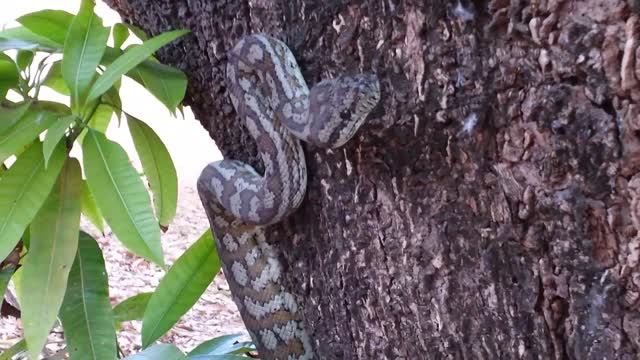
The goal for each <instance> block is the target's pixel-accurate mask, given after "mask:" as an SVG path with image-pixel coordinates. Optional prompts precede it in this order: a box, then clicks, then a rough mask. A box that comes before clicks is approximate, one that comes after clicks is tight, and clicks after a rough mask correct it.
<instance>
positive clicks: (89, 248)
mask: <svg viewBox="0 0 640 360" xmlns="http://www.w3.org/2000/svg"><path fill="white" fill-rule="evenodd" d="M60 320H61V321H62V327H63V328H64V337H65V339H66V341H67V350H68V351H69V356H70V359H71V360H76V359H77V360H86V359H94V360H102V359H115V358H116V331H115V327H114V323H113V312H112V310H111V304H110V303H109V284H108V279H107V270H106V269H105V266H104V259H103V258H102V251H101V250H100V248H99V247H98V243H97V242H96V241H95V240H94V239H93V238H92V237H91V236H90V235H88V234H87V233H85V232H82V231H81V232H80V236H79V241H78V252H77V254H76V258H75V261H74V262H73V266H72V267H71V272H70V273H69V283H68V285H67V293H66V295H65V297H64V302H63V303H62V307H61V308H60Z"/></svg>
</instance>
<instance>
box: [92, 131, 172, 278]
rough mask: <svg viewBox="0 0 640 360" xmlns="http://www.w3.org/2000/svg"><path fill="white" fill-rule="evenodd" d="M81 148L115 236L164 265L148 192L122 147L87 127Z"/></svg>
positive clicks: (141, 254)
mask: <svg viewBox="0 0 640 360" xmlns="http://www.w3.org/2000/svg"><path fill="white" fill-rule="evenodd" d="M82 152H83V153H84V170H85V174H86V176H87V182H88V184H89V188H90V189H91V193H92V194H93V196H95V198H96V202H97V204H98V208H99V209H100V211H101V212H102V214H103V215H104V217H105V219H106V220H107V223H108V224H109V226H110V227H111V229H112V230H113V232H114V233H115V234H116V236H117V237H118V239H119V240H120V241H121V242H122V243H123V244H124V245H125V246H126V247H127V248H128V249H129V250H131V251H133V252H134V253H136V254H138V255H140V256H142V257H144V258H146V259H148V260H151V261H153V262H155V263H156V264H158V265H160V266H164V260H163V256H162V246H161V244H160V228H159V227H158V224H157V222H156V221H155V218H154V217H153V211H152V210H151V204H150V199H149V194H148V192H147V190H146V189H145V187H144V184H143V183H142V180H140V177H139V176H138V173H137V171H136V170H135V169H134V168H133V166H132V165H131V164H130V163H129V158H128V157H127V154H126V152H125V151H124V149H123V148H122V147H121V146H120V145H119V144H117V143H115V142H112V141H110V140H108V139H107V138H106V137H105V136H104V134H102V133H100V132H98V131H95V130H93V129H89V131H88V133H87V136H86V138H85V139H84V142H83V143H82Z"/></svg>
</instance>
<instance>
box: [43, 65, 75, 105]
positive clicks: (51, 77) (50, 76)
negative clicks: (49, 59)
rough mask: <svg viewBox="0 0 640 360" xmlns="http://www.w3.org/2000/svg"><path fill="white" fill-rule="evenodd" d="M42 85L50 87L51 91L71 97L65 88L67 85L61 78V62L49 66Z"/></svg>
mask: <svg viewBox="0 0 640 360" xmlns="http://www.w3.org/2000/svg"><path fill="white" fill-rule="evenodd" d="M42 85H44V86H47V87H50V88H51V89H53V90H55V91H57V92H58V93H60V94H62V95H65V96H71V91H70V90H69V87H68V86H67V83H66V82H65V81H64V78H63V77H62V61H61V60H59V61H56V62H54V63H53V64H52V65H51V68H50V69H49V72H48V73H47V76H46V77H45V79H44V81H43V82H42Z"/></svg>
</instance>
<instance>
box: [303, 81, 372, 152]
mask: <svg viewBox="0 0 640 360" xmlns="http://www.w3.org/2000/svg"><path fill="white" fill-rule="evenodd" d="M379 100H380V83H379V82H378V78H377V77H376V76H375V75H372V74H361V75H353V76H341V77H338V78H336V79H332V80H324V81H321V82H320V83H318V84H317V85H316V86H314V87H313V88H312V89H311V93H310V95H309V110H310V116H311V124H310V125H311V130H312V131H311V133H312V134H315V135H314V136H313V138H312V139H310V141H311V142H313V143H314V144H316V145H318V146H322V147H329V148H336V147H339V146H342V145H344V143H346V142H347V141H349V139H351V138H352V137H353V135H354V134H355V133H356V131H357V130H358V129H359V128H360V126H361V125H362V123H363V122H364V120H365V119H366V118H367V115H368V114H369V112H371V110H372V109H373V108H374V106H376V104H377V103H378V101H379Z"/></svg>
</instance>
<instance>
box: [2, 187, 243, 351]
mask: <svg viewBox="0 0 640 360" xmlns="http://www.w3.org/2000/svg"><path fill="white" fill-rule="evenodd" d="M207 226H208V223H207V219H206V215H205V214H204V210H203V209H202V207H201V205H200V200H199V199H198V194H197V191H196V190H195V189H194V188H193V187H185V186H183V187H182V188H181V189H180V194H179V203H178V212H177V216H176V219H175V220H174V222H173V224H172V225H171V227H170V228H169V231H167V232H166V233H164V234H163V235H162V241H163V248H164V252H165V260H166V261H167V263H168V264H172V263H173V262H175V260H176V259H177V258H178V257H179V256H180V255H181V254H182V253H183V252H184V251H185V250H186V249H187V248H188V247H189V245H191V244H192V243H193V242H194V241H195V240H197V239H198V237H199V236H200V235H201V234H202V232H203V231H204V230H205V229H206V228H207ZM82 228H83V229H84V230H85V231H87V232H89V233H90V234H91V235H93V236H94V237H95V238H96V239H98V241H99V243H100V247H101V248H102V251H103V254H104V257H105V262H106V266H107V272H108V274H109V288H110V295H111V303H112V304H113V305H114V306H115V305H116V304H118V303H119V302H120V301H122V300H124V299H126V298H128V297H130V296H133V295H136V294H138V293H141V292H149V291H153V289H154V288H155V286H156V285H157V284H158V282H159V281H160V279H161V278H162V276H163V272H162V271H161V270H160V269H159V268H158V267H157V266H156V265H153V264H150V263H149V262H147V261H145V260H143V259H140V258H138V257H136V256H134V255H131V253H129V252H128V251H127V250H126V249H125V248H124V247H123V246H122V245H121V244H120V243H119V242H118V241H117V239H114V238H113V236H112V234H111V233H110V232H107V234H106V235H105V236H102V235H101V234H100V233H99V232H98V231H97V230H96V229H95V228H94V227H93V226H92V225H91V224H90V223H88V222H87V221H84V220H83V222H82ZM141 329H142V322H141V321H133V322H126V323H124V324H123V327H122V329H121V330H120V331H118V344H119V346H120V348H121V350H122V351H123V353H124V354H125V355H129V354H132V353H135V352H137V351H138V350H140V331H141ZM244 331H245V330H244V326H243V324H242V321H241V320H240V316H239V314H238V312H237V308H236V307H235V305H234V304H233V302H232V301H231V297H230V292H229V288H228V286H227V283H226V280H225V279H224V275H223V274H222V272H220V274H218V276H217V277H216V278H215V280H214V282H213V283H212V284H211V285H210V286H209V288H208V289H207V290H206V292H205V293H204V294H203V295H202V297H201V298H200V300H199V301H198V302H197V303H196V305H194V307H193V308H192V309H191V310H190V311H189V312H188V313H187V314H185V316H183V317H182V319H181V320H180V321H179V322H178V323H177V324H176V325H175V326H174V327H173V329H171V331H169V333H168V334H167V335H165V336H164V337H163V338H161V339H160V342H163V343H173V344H175V345H177V346H178V347H179V348H180V349H182V350H184V351H188V350H190V349H192V348H194V347H195V346H197V345H198V344H200V343H201V342H203V341H205V340H208V339H211V338H213V337H216V336H219V335H225V334H233V333H242V332H244ZM21 338H22V327H21V324H20V320H19V319H15V318H8V319H0V350H4V349H6V348H8V347H10V346H11V345H12V344H14V343H16V342H18V341H19V340H20V339H21ZM61 346H63V342H62V337H61V336H60V334H59V333H58V334H53V335H52V336H51V337H50V344H49V345H48V346H47V353H49V354H52V353H55V352H56V351H58V350H59V349H60V348H61Z"/></svg>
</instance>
